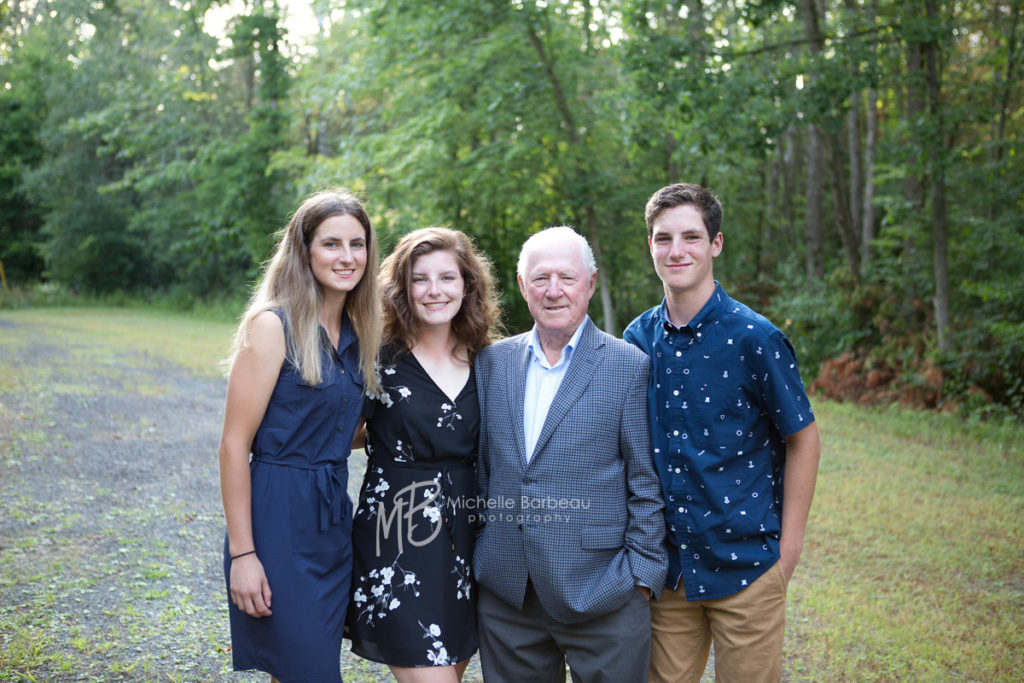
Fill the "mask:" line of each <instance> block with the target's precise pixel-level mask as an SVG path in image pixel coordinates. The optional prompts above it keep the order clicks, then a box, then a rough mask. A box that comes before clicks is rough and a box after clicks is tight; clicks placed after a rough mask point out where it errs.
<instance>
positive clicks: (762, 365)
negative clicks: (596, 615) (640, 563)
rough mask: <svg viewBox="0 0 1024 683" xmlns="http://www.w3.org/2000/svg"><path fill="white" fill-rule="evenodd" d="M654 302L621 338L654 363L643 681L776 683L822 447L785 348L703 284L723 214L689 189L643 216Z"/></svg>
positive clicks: (655, 198)
mask: <svg viewBox="0 0 1024 683" xmlns="http://www.w3.org/2000/svg"><path fill="white" fill-rule="evenodd" d="M645 218H646V220H647V241H648V244H649V245H650V249H651V258H652V259H653V260H654V269H655V271H656V272H657V273H658V277H659V278H660V279H661V281H662V284H663V285H664V288H665V298H664V300H663V301H662V303H661V304H660V305H658V306H655V307H654V308H652V309H650V310H648V311H647V312H645V313H643V314H642V315H641V316H640V317H638V318H637V319H636V320H634V321H633V322H632V323H630V325H629V327H628V328H627V329H626V332H625V334H624V338H625V340H626V341H628V342H631V343H633V344H635V345H636V346H638V347H639V348H640V349H642V350H643V351H644V352H646V353H647V354H648V355H649V356H650V357H651V361H652V367H651V379H650V384H649V387H648V409H649V411H650V424H651V435H652V446H653V449H654V461H655V465H656V466H657V470H658V475H659V477H660V478H661V486H662V491H663V493H664V496H665V521H666V527H667V537H666V544H667V546H668V552H669V572H668V577H667V580H666V590H665V591H664V592H663V593H662V597H661V599H660V600H659V601H658V602H657V603H653V605H652V610H651V626H652V651H651V664H650V680H651V681H655V682H657V681H694V682H696V681H699V680H700V678H701V675H702V674H703V671H704V668H705V666H706V664H707V659H708V651H709V649H710V646H711V642H712V640H713V641H714V646H715V675H716V676H715V678H716V680H718V681H724V682H725V683H729V682H732V681H742V682H743V683H748V682H750V681H778V680H780V678H781V673H782V640H783V632H784V630H785V615H786V586H787V583H788V582H789V579H790V577H792V575H793V570H794V569H796V565H797V561H798V560H799V559H800V552H801V549H802V548H803V542H804V529H805V527H806V523H807V515H808V512H809V510H810V506H811V499H812V497H813V495H814V484H815V479H816V478H817V472H818V459H819V457H820V453H821V444H820V442H819V439H818V428H817V426H816V425H815V422H814V413H813V412H812V411H811V406H810V403H809V401H808V399H807V395H806V393H805V392H804V387H803V382H802V380H801V379H800V373H799V371H798V370H797V365H796V357H795V354H794V351H793V347H792V345H791V344H790V343H789V340H788V339H786V337H785V335H783V334H782V332H780V331H779V330H778V329H777V328H776V327H775V326H774V325H772V323H771V322H769V321H768V320H767V319H766V318H765V317H764V316H762V315H760V314H758V313H756V312H754V311H753V310H751V309H750V308H749V307H747V306H745V305H743V304H741V303H739V302H738V301H736V300H734V299H732V298H730V297H729V296H728V295H727V294H726V293H725V291H724V290H723V289H722V286H721V285H720V284H718V282H716V281H715V279H714V274H713V266H714V259H715V257H717V256H718V255H719V254H720V253H721V252H722V242H723V237H722V233H721V232H720V231H719V229H720V227H721V222H722V205H721V204H720V203H719V201H718V199H717V198H716V197H715V196H714V195H713V194H711V192H709V191H708V190H706V189H704V188H703V187H700V186H698V185H691V184H684V183H678V184H674V185H669V186H667V187H664V188H662V189H660V190H658V191H657V192H655V193H654V195H652V196H651V198H650V200H649V201H648V202H647V207H646V211H645Z"/></svg>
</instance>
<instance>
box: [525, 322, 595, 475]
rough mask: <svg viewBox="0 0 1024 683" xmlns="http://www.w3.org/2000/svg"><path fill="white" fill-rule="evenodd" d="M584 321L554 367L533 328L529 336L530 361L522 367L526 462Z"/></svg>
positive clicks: (531, 454) (531, 452) (578, 338)
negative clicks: (524, 388) (524, 389)
mask: <svg viewBox="0 0 1024 683" xmlns="http://www.w3.org/2000/svg"><path fill="white" fill-rule="evenodd" d="M585 324H586V320H585V319H584V321H583V322H581V323H580V324H579V326H578V327H577V328H576V331H575V332H573V334H572V337H570V339H569V343H568V344H566V345H565V348H564V349H562V354H561V355H560V356H559V358H558V360H557V361H556V362H555V364H554V365H552V364H551V363H549V362H548V359H547V356H545V355H544V349H542V348H541V345H540V338H539V337H538V336H537V327H536V326H534V328H533V333H532V334H531V335H530V346H529V349H530V358H529V361H528V362H527V364H526V393H525V395H524V397H523V432H524V434H523V436H524V437H526V461H527V462H529V461H530V460H531V459H532V458H533V451H534V449H535V448H536V447H537V439H539V438H540V432H541V430H542V429H543V428H544V420H546V419H547V417H548V410H549V409H550V408H551V402H552V401H554V400H555V394H556V393H558V387H560V386H561V385H562V379H563V378H564V377H565V373H566V371H567V370H568V369H569V363H571V362H572V350H573V349H574V348H576V345H577V344H579V341H580V334H581V333H582V332H583V326H584V325H585Z"/></svg>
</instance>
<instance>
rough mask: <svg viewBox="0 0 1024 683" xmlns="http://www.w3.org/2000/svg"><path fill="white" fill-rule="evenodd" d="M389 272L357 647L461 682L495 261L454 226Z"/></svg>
mask: <svg viewBox="0 0 1024 683" xmlns="http://www.w3.org/2000/svg"><path fill="white" fill-rule="evenodd" d="M381 271H382V272H381V288H382V292H383V297H384V338H385V346H384V348H383V349H382V351H381V355H380V370H381V384H382V388H383V391H382V393H381V394H380V395H379V396H378V397H377V398H376V399H373V400H368V401H367V403H366V407H365V408H364V414H365V415H366V418H367V423H366V452H367V455H368V456H369V458H368V462H367V466H366V477H365V478H364V480H363V487H362V490H361V493H360V495H359V507H358V509H357V510H356V514H355V517H354V521H353V524H354V526H353V531H352V538H353V545H354V549H355V550H354V552H355V560H354V566H353V575H352V577H353V586H352V588H353V590H352V600H351V602H350V604H349V616H348V627H349V634H350V637H351V639H352V651H353V652H355V653H356V654H359V655H361V656H363V657H365V658H367V659H372V660H374V661H378V662H383V663H385V664H388V665H389V666H390V668H391V672H392V674H393V675H394V677H395V678H396V679H397V680H398V681H399V682H400V683H406V682H412V681H447V682H450V683H457V681H459V680H460V679H461V678H462V674H463V672H464V671H465V669H466V665H467V664H468V663H469V659H470V657H472V656H473V653H474V652H475V651H476V649H477V631H476V606H475V605H476V603H475V591H474V590H473V585H472V553H473V537H474V521H473V515H475V514H476V513H477V512H479V510H478V509H477V507H476V475H475V464H476V455H477V439H478V436H479V421H480V408H479V404H478V402H477V396H476V382H475V380H474V378H473V358H474V356H475V355H476V353H477V352H478V351H479V350H480V349H481V348H482V347H484V346H485V345H487V344H489V343H490V342H491V341H492V338H493V336H494V334H495V330H496V325H497V321H498V315H499V311H498V307H497V304H496V301H495V298H494V293H493V285H492V277H491V273H490V267H489V264H488V263H487V261H486V260H485V259H484V258H483V257H482V256H480V255H479V254H478V253H477V252H476V250H475V249H474V248H473V245H472V243H471V242H470V240H469V238H467V237H466V235H464V234H463V233H461V232H458V231H456V230H449V229H446V228H426V229H423V230H417V231H415V232H412V233H410V234H408V235H406V236H405V237H404V238H402V240H401V241H400V242H399V243H398V245H397V246H396V247H395V251H394V253H393V254H391V256H389V257H388V258H387V259H386V260H385V261H384V264H383V265H382V267H381Z"/></svg>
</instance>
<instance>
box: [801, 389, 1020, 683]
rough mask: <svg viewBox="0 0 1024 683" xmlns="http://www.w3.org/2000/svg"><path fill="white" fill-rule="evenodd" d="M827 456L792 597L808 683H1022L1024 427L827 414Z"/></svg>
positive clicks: (823, 414) (870, 412)
mask: <svg viewBox="0 0 1024 683" xmlns="http://www.w3.org/2000/svg"><path fill="white" fill-rule="evenodd" d="M817 414H818V422H819V427H820V429H821V433H822V443H823V456H822V466H821V471H820V474H819V478H818V487H817V492H816V496H815V501H814V508H813V511H812V516H811V520H810V523H809V525H808V530H807V541H806V545H805V550H804V556H803V562H802V564H801V566H800V568H799V569H798V570H797V575H796V577H795V579H794V581H793V583H792V584H791V586H790V591H791V592H790V596H791V597H790V605H791V610H790V626H789V631H788V640H787V648H786V653H787V662H788V664H789V667H790V670H791V673H792V676H791V677H792V678H793V679H804V680H814V681H818V680H850V681H887V680H927V681H945V680H979V681H980V680H984V681H992V680H1007V681H1009V680H1017V679H1018V677H1019V675H1020V672H1021V671H1022V670H1024V533H1022V531H1021V526H1020V520H1021V519H1022V517H1024V450H1022V447H1021V445H1020V444H1022V443H1024V427H1022V426H1021V425H1019V424H1011V423H1004V424H997V425H992V424H989V425H985V424H965V423H964V422H963V421H962V420H961V419H960V418H958V417H956V416H952V415H934V414H924V413H920V412H914V411H902V410H895V409H884V410H879V409H865V408H860V407H855V406H849V405H837V404H830V403H821V404H819V405H818V408H817Z"/></svg>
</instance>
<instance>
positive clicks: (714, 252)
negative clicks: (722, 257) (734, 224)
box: [711, 230, 725, 258]
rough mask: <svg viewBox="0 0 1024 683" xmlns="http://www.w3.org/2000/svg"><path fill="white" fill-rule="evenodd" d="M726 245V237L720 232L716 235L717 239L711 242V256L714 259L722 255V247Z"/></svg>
mask: <svg viewBox="0 0 1024 683" xmlns="http://www.w3.org/2000/svg"><path fill="white" fill-rule="evenodd" d="M724 244H725V235H723V234H722V231H721V230H719V231H718V234H717V235H715V239H713V240H711V256H712V258H714V257H715V256H718V255H719V254H721V253H722V246H724Z"/></svg>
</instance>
